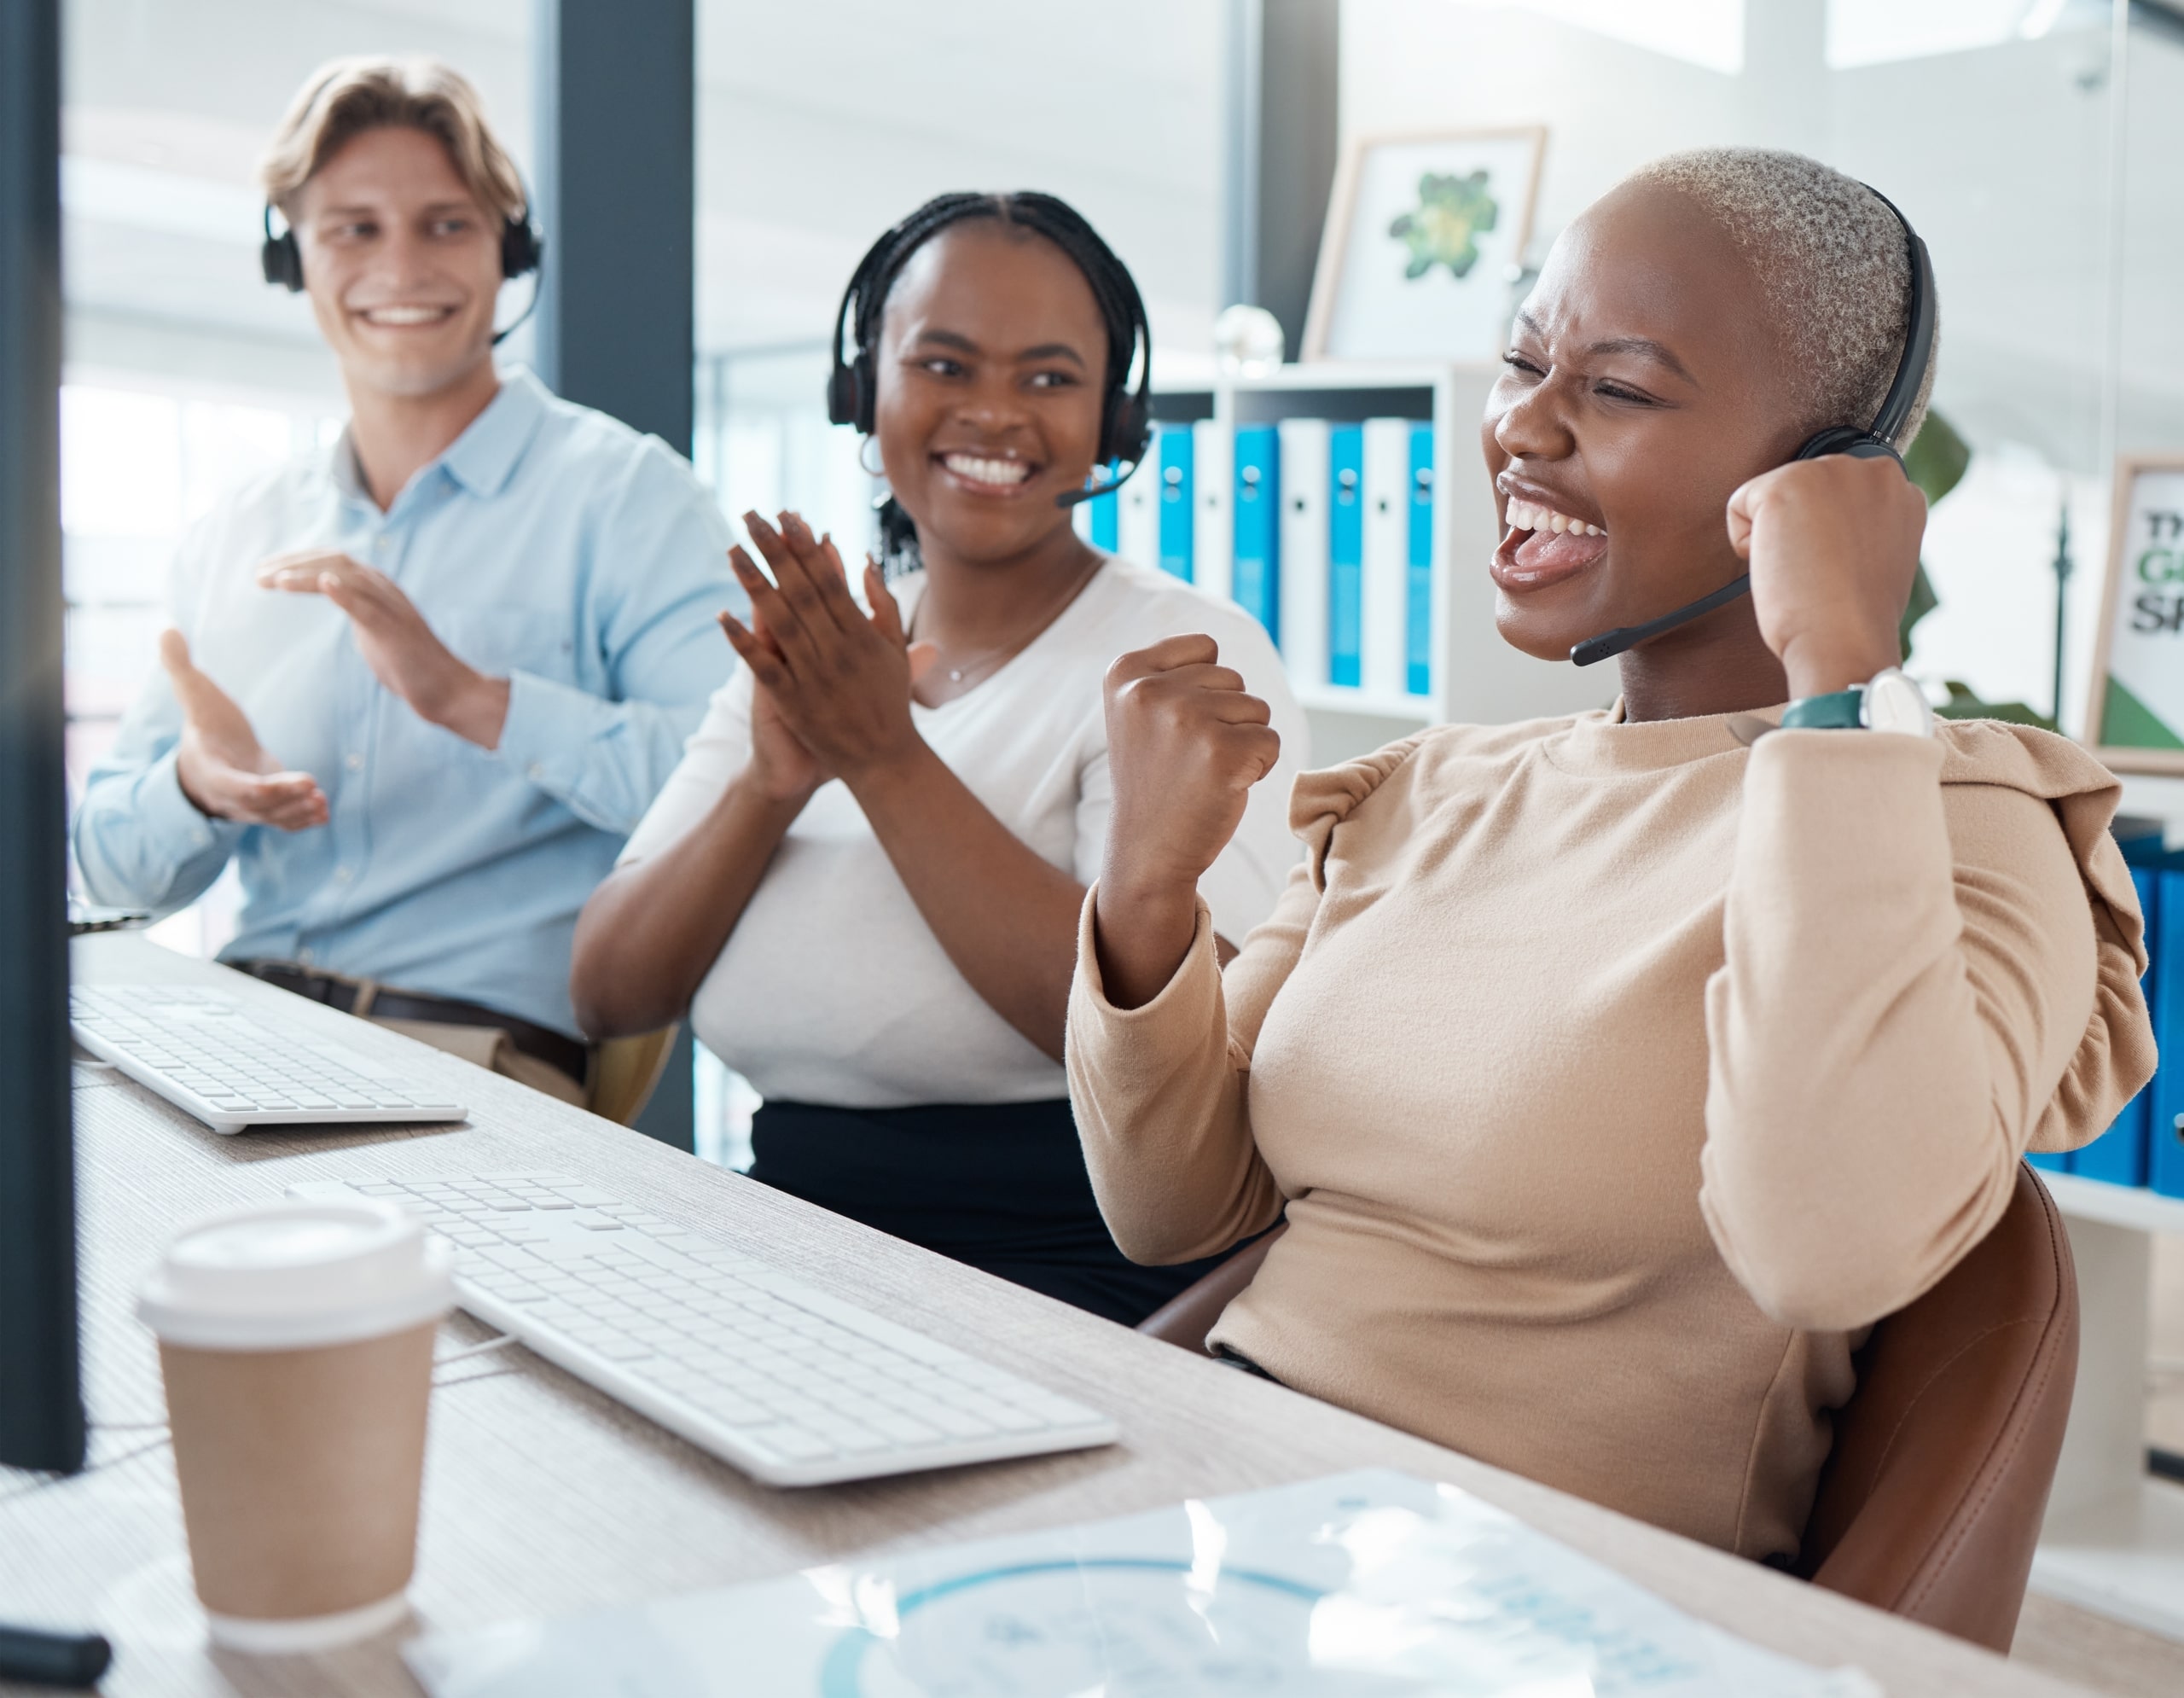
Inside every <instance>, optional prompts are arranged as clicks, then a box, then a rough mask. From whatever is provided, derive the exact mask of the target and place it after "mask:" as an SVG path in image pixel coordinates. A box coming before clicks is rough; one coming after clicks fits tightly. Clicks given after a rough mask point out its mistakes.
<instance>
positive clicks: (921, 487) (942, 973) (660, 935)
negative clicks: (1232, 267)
mask: <svg viewBox="0 0 2184 1698" xmlns="http://www.w3.org/2000/svg"><path fill="white" fill-rule="evenodd" d="M843 317H844V319H845V321H846V323H847V326H848V329H849V331H850V342H851V357H850V358H846V359H844V360H842V361H840V362H839V363H838V369H837V371H836V374H835V377H834V383H833V386H832V388H831V392H830V394H829V404H830V409H831V410H832V411H833V412H834V416H836V418H837V419H838V420H839V421H840V422H854V423H856V424H857V426H858V427H859V428H860V429H861V430H863V432H864V433H866V434H867V435H868V437H869V438H870V439H872V441H873V442H874V443H876V445H877V446H878V449H879V453H880V461H881V462H882V463H883V465H884V468H885V471H886V480H887V483H888V485H889V487H890V489H891V491H892V496H891V498H890V500H889V501H888V503H887V504H886V509H885V510H884V512H883V515H882V520H883V522H882V552H883V555H884V561H871V562H868V563H867V564H866V566H865V568H864V570H863V573H862V574H861V577H862V588H863V595H864V599H863V604H862V605H860V603H859V602H858V601H857V599H856V597H855V596H853V595H852V594H851V584H850V581H849V579H848V576H847V574H846V573H845V568H844V564H843V561H842V560H841V557H840V555H839V551H838V550H836V548H835V546H834V543H833V542H832V541H831V540H830V539H829V538H825V537H821V536H816V535H814V534H813V532H812V531H811V529H810V526H807V525H806V524H805V523H804V520H802V519H801V518H800V517H799V516H798V515H795V514H783V515H781V516H780V519H779V522H778V523H771V524H770V523H769V522H768V521H767V520H764V519H762V518H760V517H759V516H758V515H756V514H752V515H746V525H747V526H748V529H749V531H750V533H751V538H752V543H753V544H754V545H755V547H756V548H757V550H758V552H759V553H760V554H761V555H764V560H765V564H766V567H767V570H766V571H763V572H762V571H761V570H760V569H759V567H758V565H757V563H755V562H754V561H752V560H751V559H750V558H749V557H748V556H747V555H745V554H744V552H743V551H742V550H736V551H735V553H734V554H733V555H731V560H732V561H733V563H734V565H735V569H736V572H737V574H738V576H739V577H740V578H741V580H742V583H743V584H744V587H745V588H746V590H749V592H750V594H751V598H752V617H751V621H750V623H749V624H748V625H745V624H744V623H742V622H741V621H739V620H737V619H735V618H733V617H731V616H727V615H723V619H722V624H723V628H724V629H725V630H726V631H727V633H728V637H729V642H730V643H733V644H734V645H735V651H736V653H737V654H739V655H740V656H741V659H742V660H743V661H744V663H745V664H744V666H743V667H742V668H741V669H740V670H739V672H738V673H737V675H736V676H735V678H734V679H733V680H731V681H730V683H729V684H728V685H727V686H726V687H725V688H724V689H722V690H721V692H720V693H719V695H717V696H716V697H715V699H714V701H713V704H712V709H711V711H710V712H709V713H708V715H707V718H706V722H705V724H704V725H703V726H702V727H701V728H700V730H699V732H698V734H697V736H695V737H694V738H693V739H692V740H691V741H690V744H689V747H688V752H687V753H686V755H685V757H684V759H683V764H682V765H681V766H680V767H679V768H678V769H677V770H676V772H675V774H674V775H673V776H671V778H670V779H669V780H668V782H667V787H666V788H665V790H664V791H663V792H662V793H661V795H660V798H659V801H658V802H657V803H656V804H655V805H653V809H652V811H651V812H650V813H649V814H648V815H647V816H646V817H645V820H644V822H643V823H642V824H641V825H640V826H639V827H638V828H637V830H636V834H635V835H633V836H632V837H631V838H630V842H629V846H628V847H627V848H626V849H625V850H624V854H623V858H622V862H621V864H620V865H619V868H618V869H617V870H616V872H615V873H614V875H613V876H612V877H611V878H609V879H608V880H607V882H606V883H605V884H603V885H602V886H601V887H600V889H599V891H598V892H597V893H596V894H595V895H594V897H593V898H592V899H591V902H590V904H589V905H588V906H587V907H586V909H585V910H584V916H583V919H582V921H581V922H580V924H579V926H578V933H577V946H576V957H575V969H574V973H573V976H572V991H573V995H574V999H575V1003H576V1007H577V1010H578V1016H579V1018H580V1019H581V1020H582V1021H583V1022H584V1028H585V1030H586V1031H588V1032H591V1033H593V1034H594V1035H595V1036H601V1037H604V1036H607V1035H609V1034H613V1033H617V1032H641V1031H646V1030H649V1029H651V1028H653V1027H656V1026H660V1025H663V1024H665V1022H667V1021H671V1020H674V1019H677V1018H678V1017H680V1016H682V1015H684V1014H685V1012H686V1011H687V1013H688V1017H689V1018H690V1020H691V1021H692V1023H693V1025H694V1028H695V1030H696V1032H697V1035H698V1037H699V1038H700V1039H702V1040H703V1041H704V1042H705V1044H706V1046H707V1047H708V1048H710V1049H712V1050H713V1051H714V1052H715V1053H716V1054H717V1055H720V1056H722V1057H723V1059H724V1060H726V1061H728V1062H729V1064H730V1065H732V1066H734V1067H736V1068H737V1069H738V1070H740V1071H741V1072H742V1073H744V1074H745V1075H746V1077H748V1078H749V1079H751V1080H752V1083H753V1084H754V1085H757V1087H758V1090H759V1091H760V1092H761V1094H762V1095H763V1096H764V1098H765V1104H764V1107H763V1108H760V1109H759V1111H758V1115H757V1117H756V1119H755V1120H754V1122H753V1125H752V1144H753V1148H754V1150H755V1152H756V1161H755V1164H754V1166H753V1167H752V1176H753V1177H754V1178H759V1179H762V1180H764V1181H766V1182H767V1183H770V1184H773V1185H775V1186H778V1187H780V1188H781V1189H785V1190H787V1191H790V1192H793V1193H794V1194H795V1195H799V1196H801V1197H804V1198H805V1199H807V1200H808V1201H812V1202H815V1203H817V1204H820V1205H821V1206H822V1207H827V1208H830V1209H833V1210H835V1211H836V1212H839V1213H843V1214H846V1215H849V1216H851V1217H853V1218H857V1219H859V1220H863V1221H864V1222H866V1223H867V1224H870V1225H873V1226H876V1227H879V1228H880V1229H881V1230H885V1231H888V1232H892V1233H894V1234H896V1235H897V1236H902V1237H904V1238H908V1239H910V1240H912V1241H913V1242H917V1243H921V1244H923V1245H926V1246H927V1247H931V1248H932V1249H935V1250H938V1251H940V1252H942V1253H944V1254H947V1255H950V1256H953V1257H955V1258H956V1259H959V1260H962V1261H966V1262H969V1263H971V1264H973V1265H976V1266H979V1267H982V1268H985V1269H986V1270H988V1271H991V1272H994V1273H996V1274H999V1275H1001V1276H1003V1277H1006V1278H1008V1279H1012V1280H1014V1281H1016V1282H1019V1283H1020V1284H1024V1285H1027V1286H1030V1287H1031V1288H1035V1289H1037V1290H1040V1291H1043V1292H1046V1293H1048V1294H1050V1295H1053V1296H1055V1297H1058V1298H1060V1299H1062V1300H1065V1301H1067V1302H1071V1303H1074V1304H1076V1305H1078V1306H1080V1307H1083V1308H1086V1309H1089V1310H1091V1311H1095V1313H1099V1314H1101V1315H1105V1316H1107V1317H1110V1318H1112V1319H1114V1320H1118V1321H1121V1322H1124V1323H1135V1322H1136V1321H1138V1320H1140V1319H1141V1318H1142V1317H1144V1316H1145V1315H1147V1313H1149V1312H1150V1311H1152V1310H1153V1309H1154V1308H1157V1307H1158V1306H1159V1305H1160V1304H1161V1303H1163V1302H1165V1300H1167V1299H1168V1298H1169V1297H1170V1296H1171V1295H1173V1294H1175V1293H1176V1291H1178V1290H1180V1289H1182V1287H1183V1286H1185V1285H1187V1284H1188V1283H1189V1282H1190V1281H1191V1279H1193V1278H1194V1277H1195V1276H1196V1275H1197V1274H1198V1273H1199V1272H1200V1271H1202V1269H1200V1268H1199V1266H1197V1265H1190V1264H1186V1265H1182V1266H1178V1267H1170V1268H1141V1267H1138V1266H1136V1265H1133V1264H1131V1263H1130V1262H1129V1261H1127V1260H1125V1259H1124V1257H1123V1256H1122V1254H1121V1253H1120V1252H1118V1250H1117V1249H1116V1248H1115V1247H1114V1243H1113V1241H1112V1239H1111V1238H1110V1236H1109V1235H1108V1233H1107V1228H1106V1226H1105V1224H1103V1223H1102V1222H1101V1218H1100V1213H1099V1210H1098V1207H1097V1206H1096V1204H1095V1201H1094V1200H1093V1196H1092V1190H1091V1185H1090V1182H1089V1178H1088V1177H1087V1175H1086V1173H1085V1170H1084V1162H1083V1154H1082V1153H1081V1150H1080V1148H1079V1145H1078V1141H1077V1131H1076V1128H1075V1125H1074V1122H1073V1121H1072V1118H1071V1115H1070V1109H1069V1103H1068V1100H1067V1094H1066V1083H1065V1080H1064V1078H1063V1074H1062V1069H1061V1065H1060V1055H1061V1050H1062V1015H1063V1010H1064V1007H1065V1005H1066V999H1067V996H1068V990H1069V982H1070V974H1071V970H1072V966H1073V964H1074V962H1075V957H1076V945H1077V910H1078V909H1079V907H1080V906H1081V905H1082V904H1083V897H1084V892H1085V887H1086V885H1087V884H1088V882H1089V880H1090V879H1091V877H1092V875H1093V873H1094V871H1095V868H1096V864H1097V862H1098V858H1099V856H1100V853H1101V846H1102V844H1103V843H1104V842H1105V840H1106V838H1107V817H1108V813H1109V811H1110V810H1111V806H1112V787H1111V785H1110V783H1109V781H1108V776H1107V724H1106V720H1105V718H1104V715H1103V711H1102V706H1101V679H1102V676H1103V674H1104V673H1105V672H1106V671H1107V666H1108V665H1109V663H1110V662H1112V660H1114V659H1115V657H1116V656H1117V655H1118V654H1123V653H1124V652H1125V651H1128V650H1131V649H1137V648H1144V647H1145V646H1146V645H1147V644H1148V643H1158V642H1162V641H1174V642H1178V643H1182V645H1183V646H1184V648H1186V649H1187V650H1188V654H1189V656H1190V658H1189V659H1188V661H1186V662H1185V665H1186V666H1187V667H1188V668H1190V669H1194V670H1192V671H1191V673H1190V675H1191V676H1194V677H1199V678H1200V679H1202V680H1203V681H1204V682H1205V683H1206V684H1207V685H1208V686H1209V687H1210V688H1212V689H1219V690H1222V691H1223V692H1224V693H1225V696H1226V698H1227V699H1229V700H1232V701H1234V702H1236V703H1238V704H1239V707H1238V711H1239V712H1242V713H1244V714H1246V716H1247V717H1248V718H1251V720H1252V723H1253V724H1255V725H1256V726H1258V728H1260V729H1269V728H1270V729H1271V730H1272V731H1273V733H1275V736H1276V737H1277V738H1278V750H1277V748H1276V747H1275V744H1273V743H1269V749H1268V759H1267V764H1266V767H1265V776H1266V780H1267V782H1266V783H1265V784H1264V785H1263V787H1262V794H1263V800H1261V801H1260V802H1259V803H1258V805H1256V806H1254V807H1252V808H1248V809H1246V810H1245V811H1244V813H1243V815H1242V817H1241V819H1240V823H1239V824H1238V825H1237V827H1236V829H1235V830H1234V832H1233V833H1232V834H1228V835H1227V836H1226V837H1225V838H1224V840H1223V844H1222V845H1221V846H1219V847H1218V848H1217V852H1216V853H1215V854H1214V855H1212V856H1211V858H1209V861H1208V864H1207V865H1206V866H1205V868H1204V869H1202V871H1201V872H1199V873H1196V874H1194V887H1195V888H1196V889H1197V890H1198V891H1199V893H1200V894H1201V895H1202V896H1203V897H1204V898H1205V901H1206V903H1207V904H1208V908H1209V910H1210V911H1211V914H1212V916H1213V921H1212V923H1213V925H1214V928H1215V929H1216V931H1217V933H1218V934H1219V935H1220V936H1221V937H1222V938H1223V939H1229V940H1234V941H1236V942H1240V941H1241V939H1242V938H1243V936H1244V933H1246V931H1248V930H1249V929H1250V928H1252V926H1254V925H1256V924H1257V923H1258V922H1259V921H1260V920H1262V919H1263V918H1264V917H1265V916H1266V915H1267V913H1268V912H1269V910H1270V909H1271V908H1272V906H1273V904H1274V899H1275V894H1276V893H1277V892H1278V891H1279V889H1280V887H1281V881H1282V879H1283V877H1284V876H1285V875H1287V871H1288V869H1289V866H1290V864H1292V862H1293V861H1294V860H1295V859H1296V857H1297V852H1298V850H1297V845H1296V843H1295V840H1293V839H1292V838H1291V837H1289V836H1288V834H1287V829H1286V826H1285V823H1284V798H1285V797H1286V796H1287V792H1288V788H1289V782H1290V779H1291V777H1292V776H1293V774H1294V773H1295V771H1296V770H1297V767H1298V764H1299V762H1300V760H1301V759H1302V756H1303V753H1304V727H1303V723H1302V718H1303V716H1302V715H1301V714H1300V713H1299V712H1298V710H1297V708H1296V706H1295V704H1294V702H1293V701H1292V700H1291V698H1290V696H1289V694H1288V691H1287V688H1286V686H1285V684H1284V683H1283V677H1282V672H1281V662H1280V660H1279V658H1278V656H1277V655H1276V654H1275V650H1274V647H1273V644H1272V643H1270V642H1269V640H1268V638H1267V636H1266V633H1265V632H1264V631H1263V630H1261V629H1260V627H1259V626H1258V624H1257V623H1256V622H1254V621H1253V620H1252V619H1251V618H1250V616H1249V615H1247V614H1246V613H1243V612H1242V610H1241V609H1240V608H1236V607H1234V605H1233V604H1229V603H1223V602H1214V601H1211V600H1210V599H1208V598H1206V597H1205V596H1200V595H1199V594H1198V593H1197V592H1196V591H1194V590H1192V589H1190V588H1189V587H1188V585H1186V584H1181V583H1179V582H1177V581H1176V579H1171V578H1169V577H1167V576H1165V574H1163V573H1158V572H1154V571H1151V570H1148V569H1147V568H1144V567H1138V566H1136V565H1133V564H1131V563H1130V562H1128V561H1122V560H1118V559H1113V558H1111V557H1109V556H1107V555H1104V554H1102V553H1101V552H1100V551H1099V550H1096V549H1094V548H1093V547H1091V546H1090V545H1089V544H1087V543H1086V542H1084V541H1083V539H1082V538H1079V537H1078V536H1077V532H1076V531H1075V530H1074V528H1073V527H1072V524H1071V518H1070V509H1071V503H1072V502H1073V500H1074V499H1076V498H1077V497H1080V496H1081V494H1082V493H1083V491H1084V490H1085V489H1086V487H1087V486H1088V485H1089V482H1090V480H1092V478H1093V476H1094V469H1095V467H1096V466H1101V465H1104V464H1107V463H1109V462H1112V461H1115V460H1118V459H1119V460H1123V461H1126V462H1136V460H1137V459H1139V458H1140V457H1141V456H1142V454H1143V452H1144V437H1145V413H1144V408H1145V405H1146V384H1145V374H1146V372H1147V369H1148V368H1149V363H1150V360H1151V357H1152V345H1151V338H1150V334H1149V333H1148V331H1147V327H1146V323H1145V311H1144V307H1143V305H1142V303H1141V300H1140V299H1139V296H1138V292H1137V288H1136V284H1135V282H1132V280H1131V278H1130V272H1129V271H1128V270H1127V269H1126V268H1125V267H1124V265H1123V264H1122V262H1121V261H1120V260H1119V259H1117V258H1116V257H1115V255H1114V253H1112V251H1111V250H1110V249H1109V248H1108V247H1107V244H1106V242H1104V241H1101V238H1100V237H1099V236H1098V235H1097V233H1096V232H1095V231H1094V230H1093V229H1092V228H1091V226H1090V225H1089V224H1087V223H1085V221H1084V220H1083V218H1081V217H1080V216H1078V214H1077V212H1074V211H1073V210H1072V209H1071V208H1070V207H1069V206H1066V204H1065V203H1063V202H1062V201H1058V200H1055V199H1054V198H1053V197H1052V196H1049V195H1037V194H1017V195H943V196H941V197H940V198H938V200H935V201H932V202H930V203H928V204H927V205H926V206H924V207H922V208H921V209H920V210H919V211H918V212H915V213H913V214H912V215H911V216H910V217H909V218H907V219H905V220H904V221H903V223H902V224H898V225H897V226H896V227H895V228H894V229H893V230H890V231H888V232H887V234H886V236H882V237H881V238H880V241H878V242H877V243H876V244H874V247H873V248H872V250H871V252H870V253H868V254H867V255H866V257H865V259H864V260H863V263H862V264H861V265H859V266H858V268H857V273H856V276H854V278H853V279H852V281H851V285H850V288H849V292H848V294H847V295H846V297H845V300H844V303H843ZM1134 367H1135V369H1136V374H1137V379H1138V381H1137V383H1136V387H1135V389H1133V387H1132V383H1131V377H1132V372H1133V368H1134ZM1244 704H1248V705H1244Z"/></svg>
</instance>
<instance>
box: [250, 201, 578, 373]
mask: <svg viewBox="0 0 2184 1698" xmlns="http://www.w3.org/2000/svg"><path fill="white" fill-rule="evenodd" d="M263 222H264V230H265V240H264V241H263V242H262V243H260V244H259V246H258V270H261V271H263V272H264V274H265V281H266V282H269V283H273V284H276V285H278V286H279V287H280V288H284V289H286V290H288V293H289V294H300V293H302V290H303V286H304V253H303V249H302V248H301V247H299V245H298V244H297V241H296V232H295V230H294V229H293V227H284V228H283V229H282V230H281V231H280V233H279V234H278V235H276V234H275V233H274V230H273V208H272V207H271V206H267V207H266V208H265V213H264V221H263ZM545 257H546V238H545V237H544V236H541V235H540V234H539V233H538V226H537V224H533V223H532V222H531V200H530V197H529V196H528V195H526V196H525V197H524V205H523V210H522V212H519V213H518V214H517V215H516V216H515V217H514V218H503V219H502V221H501V276H502V280H503V281H504V282H514V280H515V279H516V278H518V277H521V276H528V275H529V274H530V273H531V272H534V271H536V270H537V269H538V267H539V265H540V264H541V262H543V260H544V259H545ZM537 308H538V292H537V289H535V288H534V289H533V290H532V291H531V301H530V304H529V305H526V307H525V308H524V309H523V311H521V312H519V313H518V314H517V315H516V316H515V321H514V323H511V324H510V325H509V326H508V329H505V330H497V331H495V332H494V333H493V344H494V346H496V347H497V346H500V344H501V343H502V341H503V340H506V339H507V338H508V336H509V335H510V334H513V333H514V330H515V328H516V325H518V324H520V323H523V321H524V320H525V319H526V318H528V317H531V314H532V313H533V312H535V311H537Z"/></svg>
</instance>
